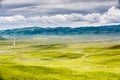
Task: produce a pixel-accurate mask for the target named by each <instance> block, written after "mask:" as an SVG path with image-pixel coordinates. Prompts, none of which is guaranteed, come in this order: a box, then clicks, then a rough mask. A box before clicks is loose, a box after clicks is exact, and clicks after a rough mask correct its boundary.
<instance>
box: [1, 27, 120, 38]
mask: <svg viewBox="0 0 120 80" xmlns="http://www.w3.org/2000/svg"><path fill="white" fill-rule="evenodd" d="M39 34H40V35H76V34H120V25H108V26H97V27H95V26H91V27H78V28H70V27H56V28H40V27H27V28H18V29H8V30H1V31H0V35H1V36H3V35H39Z"/></svg>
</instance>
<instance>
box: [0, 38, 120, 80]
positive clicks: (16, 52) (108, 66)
mask: <svg viewBox="0 0 120 80" xmlns="http://www.w3.org/2000/svg"><path fill="white" fill-rule="evenodd" d="M0 80H120V41H110V42H107V41H105V42H104V41H101V42H99V41H98V42H79V41H77V40H72V39H71V40H69V39H65V38H64V39H61V40H59V39H52V40H49V39H47V38H34V39H33V40H29V39H24V40H22V39H18V40H17V42H16V46H12V41H11V40H4V41H0Z"/></svg>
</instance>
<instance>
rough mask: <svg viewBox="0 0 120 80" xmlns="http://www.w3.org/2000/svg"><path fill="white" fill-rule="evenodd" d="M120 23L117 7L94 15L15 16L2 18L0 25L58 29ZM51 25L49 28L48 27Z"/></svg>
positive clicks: (119, 12) (0, 18)
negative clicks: (57, 27) (59, 27)
mask: <svg viewBox="0 0 120 80" xmlns="http://www.w3.org/2000/svg"><path fill="white" fill-rule="evenodd" d="M112 23H120V10H119V9H118V8H116V7H111V8H110V9H109V10H108V11H107V12H105V13H103V14H100V13H92V14H86V15H83V14H77V13H76V14H75V13H74V14H64V15H54V16H34V17H25V16H23V15H14V16H6V17H4V16H1V17H0V24H3V25H5V24H8V25H9V24H10V25H12V24H14V25H15V26H17V25H18V26H19V25H21V24H22V26H23V25H25V26H31V25H32V26H35V25H38V26H45V27H56V26H71V27H80V26H89V25H104V24H112ZM48 25H49V26H48ZM23 27H24V26H23Z"/></svg>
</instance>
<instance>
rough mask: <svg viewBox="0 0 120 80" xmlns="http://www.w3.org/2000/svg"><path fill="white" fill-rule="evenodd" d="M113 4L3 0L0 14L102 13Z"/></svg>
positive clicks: (111, 0)
mask: <svg viewBox="0 0 120 80" xmlns="http://www.w3.org/2000/svg"><path fill="white" fill-rule="evenodd" d="M106 3H107V4H106ZM108 4H109V5H108ZM115 4H116V2H115V0H48V1H45V0H19V1H18V0H4V1H3V2H2V10H0V15H1V16H9V15H24V16H45V15H47V16H53V15H59V14H71V13H78V14H79V13H81V14H88V13H93V12H95V13H97V12H98V13H104V12H105V11H106V10H107V9H108V8H110V7H111V6H113V5H115ZM66 5H67V6H66ZM103 7H104V8H103ZM2 12H4V13H2Z"/></svg>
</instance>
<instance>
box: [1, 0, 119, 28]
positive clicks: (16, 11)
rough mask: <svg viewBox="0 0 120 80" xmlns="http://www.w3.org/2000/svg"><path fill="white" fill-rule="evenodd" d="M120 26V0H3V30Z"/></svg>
mask: <svg viewBox="0 0 120 80" xmlns="http://www.w3.org/2000/svg"><path fill="white" fill-rule="evenodd" d="M119 23H120V0H0V29H12V28H22V27H33V26H39V27H81V26H82V27H83V26H98V25H110V24H119Z"/></svg>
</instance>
